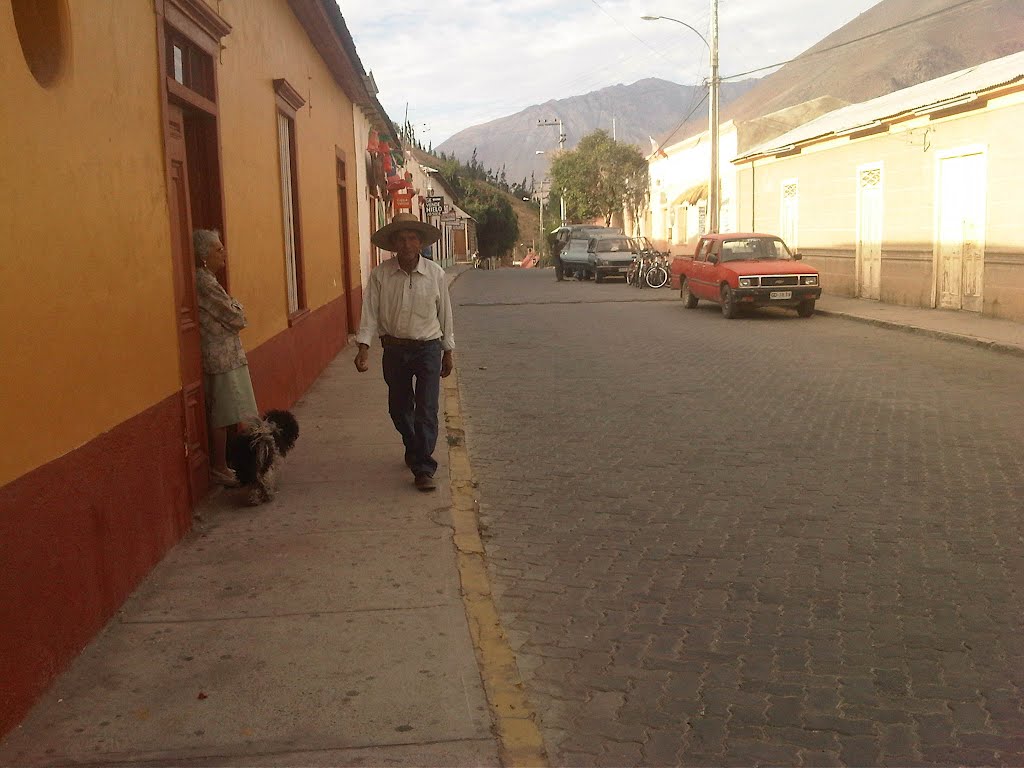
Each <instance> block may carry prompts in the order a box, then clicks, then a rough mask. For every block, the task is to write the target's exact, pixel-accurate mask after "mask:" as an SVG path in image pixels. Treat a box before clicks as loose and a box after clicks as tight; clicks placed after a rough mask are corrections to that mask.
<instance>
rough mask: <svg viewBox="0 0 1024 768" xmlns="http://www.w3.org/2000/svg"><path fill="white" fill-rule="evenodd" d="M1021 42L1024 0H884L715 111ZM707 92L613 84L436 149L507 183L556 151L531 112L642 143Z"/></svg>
mask: <svg viewBox="0 0 1024 768" xmlns="http://www.w3.org/2000/svg"><path fill="white" fill-rule="evenodd" d="M837 46H838V47H837ZM1020 50H1024V2H1022V0H882V1H881V2H880V3H878V4H877V5H875V6H873V7H872V8H870V9H869V10H867V11H865V12H864V13H862V14H860V15H859V16H858V17H857V18H856V19H854V20H852V21H851V22H849V23H848V24H846V25H845V26H843V27H841V28H840V29H838V30H836V31H835V32H833V33H832V34H830V35H829V36H828V37H826V38H825V39H823V40H822V41H821V42H819V43H817V44H816V45H814V46H813V47H812V48H809V49H808V50H807V51H805V52H804V53H802V54H801V55H800V56H799V57H797V58H796V59H795V60H794V61H792V62H790V63H788V64H786V65H784V66H783V67H781V68H780V69H778V70H777V71H776V72H774V73H772V74H770V75H768V76H766V77H763V78H761V79H759V80H741V81H739V82H736V83H733V82H724V83H722V91H721V98H720V104H721V108H720V116H721V120H722V122H725V121H726V120H728V119H730V118H733V119H751V118H755V117H761V116H764V115H768V114H769V113H772V112H777V111H779V110H781V109H784V108H786V107H791V106H794V105H796V104H801V103H803V102H806V101H809V100H811V99H815V98H819V97H824V96H829V97H833V98H836V99H841V100H843V101H845V102H850V103H856V102H861V101H867V100H868V99H873V98H875V97H876V96H882V95H884V94H886V93H891V92H892V91H895V90H899V89H900V88H906V87H908V86H911V85H916V84H917V83H923V82H925V81H927V80H932V79H934V78H936V77H941V76H943V75H947V74H949V73H950V72H955V71H957V70H959V69H964V68H965V67H970V66H972V65H975V64H980V63H982V62H984V61H990V60H991V59H996V58H999V57H1001V56H1007V55H1009V54H1011V53H1016V52H1017V51H1020ZM723 74H726V75H728V74H729V73H727V72H726V73H723ZM705 90H706V89H705V88H703V87H699V86H697V87H694V86H683V85H677V84H675V83H670V82H668V81H666V80H656V79H653V78H652V79H647V80H641V81H639V82H636V83H633V84H632V85H615V86H612V87H610V88H603V89H601V90H599V91H594V92H592V93H588V94H585V95H583V96H574V97H571V98H567V99H559V100H557V101H549V102H547V103H545V104H541V105H537V106H533V107H527V108H526V109H524V110H523V111H521V112H519V113H517V114H515V115H510V116H508V117H503V118H499V119H498V120H492V121H491V122H489V123H484V124H482V125H477V126H473V127H471V128H466V129H465V130H463V131H460V132H459V133H457V134H455V135H454V136H452V137H451V138H449V139H448V140H446V141H445V142H443V143H442V144H440V145H439V146H438V147H436V149H437V150H439V151H443V152H446V153H449V154H455V155H456V156H457V157H459V158H460V159H462V160H469V158H470V156H471V155H472V154H473V150H474V148H475V149H476V150H477V159H478V160H479V161H480V162H481V163H482V164H483V165H484V166H486V167H489V168H493V169H494V170H496V171H497V170H498V169H500V168H501V166H502V164H504V165H505V167H506V176H507V178H508V180H509V181H510V182H517V181H519V180H520V179H522V178H523V176H524V175H525V176H526V177H527V178H529V175H530V172H531V171H533V172H536V174H537V178H538V180H539V179H540V178H541V176H542V174H543V172H544V169H546V168H547V165H548V162H547V158H545V157H544V156H543V155H540V156H538V155H536V154H535V153H536V150H538V149H543V150H552V149H556V148H557V147H558V128H557V127H550V128H549V127H544V128H541V127H538V126H537V121H538V120H550V119H553V118H554V119H557V118H562V121H563V123H564V125H565V132H566V134H567V137H568V140H567V142H566V147H567V148H570V149H571V148H572V147H573V146H574V145H575V143H576V142H577V141H579V140H580V139H581V138H582V137H583V136H584V135H586V134H587V133H590V132H591V131H593V130H595V129H597V128H604V129H605V130H607V131H608V132H609V133H610V132H611V129H612V116H613V115H614V116H616V117H617V119H616V125H615V128H616V136H617V137H618V138H619V139H622V140H626V141H630V142H634V143H636V144H637V145H638V146H640V147H641V148H642V149H643V150H644V151H647V150H648V149H649V148H650V143H649V142H648V140H647V137H648V136H653V137H655V138H656V139H659V140H665V139H666V138H668V137H670V138H668V143H674V142H676V141H680V140H682V139H684V138H686V137H688V136H692V135H694V134H695V133H699V132H700V131H703V130H705V128H706V127H707V118H706V111H705V108H704V107H703V106H699V104H700V102H701V100H702V99H703V97H704V91H705ZM695 107H696V111H695V112H694V113H693V116H692V118H690V119H689V120H686V116H687V115H688V114H689V113H690V112H691V110H693V109H694V108H695ZM684 122H685V124H684V125H682V126H680V123H684ZM785 128H786V126H781V128H780V132H781V130H785ZM765 138H766V140H767V139H768V138H771V137H765Z"/></svg>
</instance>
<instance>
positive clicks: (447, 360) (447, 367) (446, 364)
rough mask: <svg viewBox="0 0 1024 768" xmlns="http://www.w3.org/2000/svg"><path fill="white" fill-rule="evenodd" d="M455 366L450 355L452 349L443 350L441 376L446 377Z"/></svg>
mask: <svg viewBox="0 0 1024 768" xmlns="http://www.w3.org/2000/svg"><path fill="white" fill-rule="evenodd" d="M454 367H455V359H454V358H453V357H452V351H451V350H450V349H447V350H445V352H444V354H443V355H441V378H442V379H447V378H448V374H450V373H451V372H452V369H453V368H454Z"/></svg>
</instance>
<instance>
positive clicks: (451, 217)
mask: <svg viewBox="0 0 1024 768" xmlns="http://www.w3.org/2000/svg"><path fill="white" fill-rule="evenodd" d="M457 218H458V214H457V213H455V211H445V212H444V213H442V214H441V221H455V219H457Z"/></svg>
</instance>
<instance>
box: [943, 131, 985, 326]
mask: <svg viewBox="0 0 1024 768" xmlns="http://www.w3.org/2000/svg"><path fill="white" fill-rule="evenodd" d="M970 155H980V156H981V159H982V163H983V166H984V170H985V181H986V183H984V184H982V188H981V189H980V190H979V194H980V195H981V216H982V220H981V242H980V243H979V245H980V247H981V251H982V255H983V256H982V258H983V259H984V253H985V243H986V241H987V234H988V231H987V230H988V195H987V192H988V183H987V181H988V166H989V164H988V145H987V144H964V145H963V146H959V147H953V148H951V149H942V150H937V151H936V152H935V165H934V171H933V176H932V179H933V182H932V187H933V189H932V194H933V203H932V208H933V211H932V291H931V308H932V309H937V308H938V307H939V302H940V299H941V297H940V288H939V281H940V280H941V279H942V274H941V268H942V264H941V262H940V260H941V258H942V253H941V251H942V162H943V161H944V160H950V159H952V158H954V157H968V156H970ZM984 274H985V273H984V262H983V266H982V281H981V296H980V298H981V310H979V312H983V311H984V307H985V279H984ZM962 293H963V286H962V281H961V306H962V304H963V296H962Z"/></svg>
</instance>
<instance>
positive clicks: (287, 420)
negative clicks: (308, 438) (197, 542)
mask: <svg viewBox="0 0 1024 768" xmlns="http://www.w3.org/2000/svg"><path fill="white" fill-rule="evenodd" d="M298 437H299V422H297V421H296V420H295V417H294V416H292V414H291V413H290V412H289V411H267V412H266V414H265V415H264V416H263V418H262V419H259V420H257V421H251V422H249V423H248V424H247V425H246V426H245V429H243V430H242V431H241V432H238V433H237V434H234V435H229V436H228V446H227V458H228V466H230V467H231V468H232V469H233V470H235V475H236V476H237V477H238V482H239V484H240V485H241V486H243V487H244V488H248V489H249V503H250V504H252V505H256V504H262V503H263V502H265V501H270V500H271V499H272V498H274V491H275V490H276V477H275V476H276V474H277V468H278V466H279V465H280V463H281V459H282V458H283V457H284V456H285V455H286V454H287V453H288V451H290V450H291V449H292V446H294V445H295V441H296V440H297V439H298Z"/></svg>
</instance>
